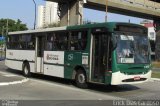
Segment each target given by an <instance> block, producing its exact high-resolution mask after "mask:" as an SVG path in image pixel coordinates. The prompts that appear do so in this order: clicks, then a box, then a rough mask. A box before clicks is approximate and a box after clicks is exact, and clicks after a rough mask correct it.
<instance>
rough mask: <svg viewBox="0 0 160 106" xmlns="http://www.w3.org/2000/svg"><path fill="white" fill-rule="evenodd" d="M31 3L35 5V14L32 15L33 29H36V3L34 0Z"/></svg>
mask: <svg viewBox="0 0 160 106" xmlns="http://www.w3.org/2000/svg"><path fill="white" fill-rule="evenodd" d="M33 3H34V6H35V9H34V12H35V13H34V14H35V16H34V29H36V19H37V17H36V12H37V5H36V2H35V0H33Z"/></svg>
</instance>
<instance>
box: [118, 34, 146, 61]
mask: <svg viewBox="0 0 160 106" xmlns="http://www.w3.org/2000/svg"><path fill="white" fill-rule="evenodd" d="M116 51H117V60H118V63H136V64H141V63H149V41H148V38H147V36H136V35H135V36H131V35H120V36H118V39H117V49H116Z"/></svg>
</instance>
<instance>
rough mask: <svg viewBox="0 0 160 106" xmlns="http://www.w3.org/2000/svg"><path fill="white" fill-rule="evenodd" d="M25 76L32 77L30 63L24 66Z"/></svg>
mask: <svg viewBox="0 0 160 106" xmlns="http://www.w3.org/2000/svg"><path fill="white" fill-rule="evenodd" d="M23 75H24V76H25V77H30V75H31V73H30V67H29V64H28V63H24V65H23Z"/></svg>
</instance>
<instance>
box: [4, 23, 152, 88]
mask: <svg viewBox="0 0 160 106" xmlns="http://www.w3.org/2000/svg"><path fill="white" fill-rule="evenodd" d="M147 33H148V31H147V28H145V27H143V26H141V25H136V24H131V23H119V22H106V23H97V24H86V25H76V26H65V27H55V28H46V29H36V30H28V31H18V32H10V33H9V35H8V40H7V48H6V60H5V64H6V66H7V67H8V68H11V69H16V70H21V71H22V72H23V73H24V76H26V77H29V76H30V75H31V73H38V74H42V75H47V76H53V77H58V78H65V79H71V80H74V81H75V82H76V85H77V86H78V87H80V88H86V87H87V85H88V83H98V84H104V85H121V84H137V83H142V82H146V81H148V80H149V79H150V78H151V57H150V53H151V50H150V44H149V40H148V35H147Z"/></svg>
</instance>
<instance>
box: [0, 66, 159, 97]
mask: <svg viewBox="0 0 160 106" xmlns="http://www.w3.org/2000/svg"><path fill="white" fill-rule="evenodd" d="M1 66H2V67H0V68H3V69H5V70H3V71H5V72H7V73H13V74H17V75H22V73H21V72H20V71H17V70H10V69H7V68H6V67H5V66H3V65H1ZM41 83H42V84H41ZM30 84H31V85H30ZM37 84H38V85H39V87H38V88H37V86H38V85H37ZM48 84H49V85H50V86H52V88H55V89H56V90H55V91H57V90H59V89H58V88H57V86H58V87H60V88H66V87H69V88H73V89H78V88H76V87H75V86H74V85H73V82H72V81H71V80H66V79H60V78H55V77H50V76H44V75H38V74H33V76H32V78H31V79H30V81H29V82H27V83H25V85H24V84H22V85H23V86H24V88H23V89H24V91H22V92H25V89H27V88H28V89H29V88H30V86H31V87H34V88H37V89H36V90H40V91H39V93H40V92H41V93H42V94H44V95H45V94H46V97H44V99H49V97H52V96H49V97H47V95H52V94H48V92H55V91H54V89H50V86H49V87H48V88H49V89H48V90H47V91H48V92H46V91H44V90H43V86H40V85H44V88H45V86H47V85H48ZM33 85H37V86H33ZM59 85H61V86H59ZM17 86H20V85H17ZM25 86H27V87H26V88H25ZM159 87H160V82H159V81H149V82H147V83H143V84H137V85H120V86H104V85H99V84H89V89H85V91H86V92H92V93H96V94H101V95H105V96H106V97H107V96H111V97H114V98H116V97H117V98H125V99H138V98H140V99H160V97H159V95H160V94H159V93H160V89H159ZM30 89H32V88H30ZM45 89H47V88H45ZM63 90H64V89H63ZM63 90H62V91H63ZM78 90H81V89H78ZM68 92H70V91H68V90H66V92H62V94H61V92H60V91H57V92H56V93H55V94H56V95H58V94H60V95H66V96H64V97H66V98H64V97H63V96H62V98H61V97H57V98H56V97H55V96H53V99H56V100H57V99H58V100H59V99H67V100H68V99H71V100H72V99H73V100H74V99H76V100H77V99H78V100H81V99H82V100H83V99H85V100H87V99H95V100H97V99H98V98H92V97H96V95H92V97H91V98H90V97H87V96H86V97H84V98H81V96H78V97H74V95H77V93H73V94H72V93H71V94H72V95H73V97H71V98H68V97H67V95H70V93H68ZM77 92H78V91H77ZM28 93H29V94H31V98H32V97H34V90H33V92H28ZM28 93H27V94H28ZM11 94H12V93H11ZM35 94H36V92H35ZM6 97H7V96H6ZM13 97H14V96H13ZM36 97H37V96H36ZM41 97H43V95H42V96H41ZM24 98H27V97H24ZM37 98H39V97H37ZM28 99H29V98H28ZM34 99H36V98H34ZM41 99H43V98H41ZM99 99H101V98H99ZM103 99H105V100H106V99H109V98H103ZM110 99H111V98H110Z"/></svg>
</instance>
